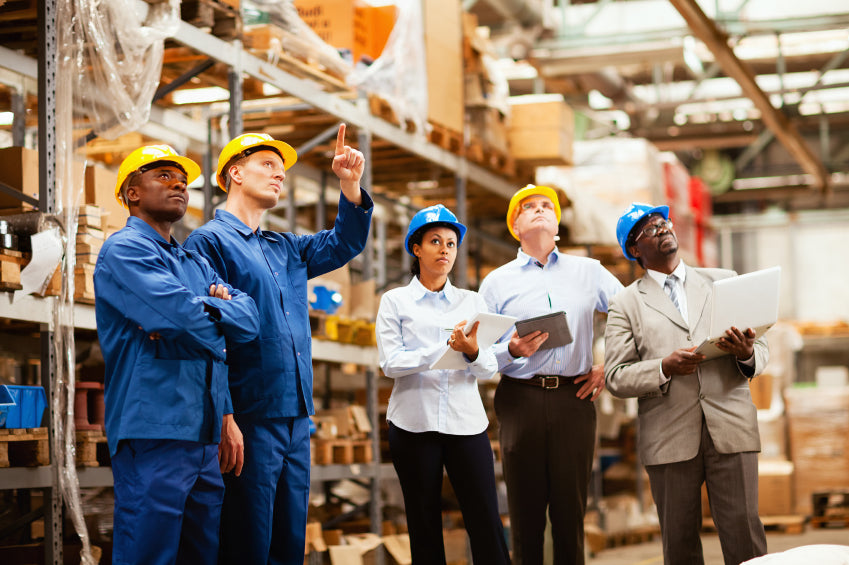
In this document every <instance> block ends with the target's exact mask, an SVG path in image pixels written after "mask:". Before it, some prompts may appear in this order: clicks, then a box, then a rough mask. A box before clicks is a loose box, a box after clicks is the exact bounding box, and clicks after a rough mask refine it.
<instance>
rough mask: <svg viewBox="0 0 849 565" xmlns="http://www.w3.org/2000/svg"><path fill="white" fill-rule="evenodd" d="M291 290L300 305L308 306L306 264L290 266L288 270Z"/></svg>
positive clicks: (287, 275)
mask: <svg viewBox="0 0 849 565" xmlns="http://www.w3.org/2000/svg"><path fill="white" fill-rule="evenodd" d="M286 278H287V279H288V281H287V282H288V284H289V290H290V292H291V294H292V295H293V298H294V299H295V300H297V302H298V304H302V305H304V306H306V304H307V266H306V265H305V264H304V263H295V264H293V265H289V267H288V268H287V269H286Z"/></svg>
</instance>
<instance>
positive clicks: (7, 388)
mask: <svg viewBox="0 0 849 565" xmlns="http://www.w3.org/2000/svg"><path fill="white" fill-rule="evenodd" d="M8 401H11V402H8ZM46 407H47V396H46V395H45V394H44V388H43V387H40V386H18V385H0V428H39V427H41V417H42V416H43V415H44V409H45V408H46Z"/></svg>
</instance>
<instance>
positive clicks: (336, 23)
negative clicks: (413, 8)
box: [248, 0, 397, 63]
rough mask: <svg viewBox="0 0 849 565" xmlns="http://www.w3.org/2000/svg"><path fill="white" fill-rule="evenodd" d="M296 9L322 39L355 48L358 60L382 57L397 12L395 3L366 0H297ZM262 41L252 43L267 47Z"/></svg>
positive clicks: (341, 46) (338, 47)
mask: <svg viewBox="0 0 849 565" xmlns="http://www.w3.org/2000/svg"><path fill="white" fill-rule="evenodd" d="M295 8H296V9H297V10H298V15H299V16H300V17H301V19H302V20H303V21H304V23H306V24H307V25H308V26H309V27H310V29H312V30H313V31H314V32H315V34H316V35H318V36H319V37H320V38H321V40H322V41H324V42H325V43H327V44H328V45H332V46H333V47H335V48H336V49H348V50H349V51H351V55H352V57H353V61H354V62H355V63H356V62H358V61H359V60H360V58H361V57H362V56H364V55H365V56H368V57H370V58H371V59H372V60H374V59H377V58H378V57H380V54H381V53H382V52H383V48H384V46H386V40H387V39H389V35H390V34H391V33H392V28H393V27H395V17H396V14H397V9H396V8H395V6H392V5H387V6H372V5H370V4H367V3H366V2H363V1H362V0H295ZM252 34H255V32H253V31H252ZM261 40H262V37H261V36H255V37H253V38H252V39H251V41H250V45H248V46H249V47H251V48H254V49H267V48H268V47H267V46H266V47H262V46H260V45H261V43H262V41H261Z"/></svg>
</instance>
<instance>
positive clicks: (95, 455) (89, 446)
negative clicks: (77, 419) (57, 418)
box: [77, 430, 110, 467]
mask: <svg viewBox="0 0 849 565" xmlns="http://www.w3.org/2000/svg"><path fill="white" fill-rule="evenodd" d="M109 464H110V460H109V447H108V444H107V443H106V434H104V433H103V431H101V430H82V431H80V430H77V467H100V466H101V465H103V466H109Z"/></svg>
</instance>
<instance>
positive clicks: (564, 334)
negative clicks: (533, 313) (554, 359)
mask: <svg viewBox="0 0 849 565" xmlns="http://www.w3.org/2000/svg"><path fill="white" fill-rule="evenodd" d="M537 330H539V331H541V332H543V333H548V339H547V340H545V341H544V342H543V343H542V345H540V346H539V351H542V350H543V349H554V348H555V347H562V346H564V345H569V344H570V343H572V332H571V331H570V330H569V324H568V322H567V321H566V312H563V311H562V310H561V311H560V312H552V313H551V314H543V315H542V316H537V317H536V318H528V319H527V320H520V321H518V322H516V333H518V334H519V337H524V336H526V335H528V334H529V333H533V332H535V331H537Z"/></svg>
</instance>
